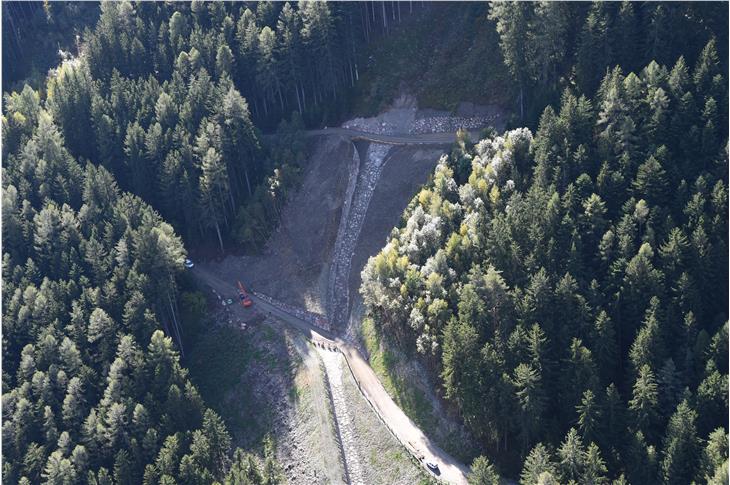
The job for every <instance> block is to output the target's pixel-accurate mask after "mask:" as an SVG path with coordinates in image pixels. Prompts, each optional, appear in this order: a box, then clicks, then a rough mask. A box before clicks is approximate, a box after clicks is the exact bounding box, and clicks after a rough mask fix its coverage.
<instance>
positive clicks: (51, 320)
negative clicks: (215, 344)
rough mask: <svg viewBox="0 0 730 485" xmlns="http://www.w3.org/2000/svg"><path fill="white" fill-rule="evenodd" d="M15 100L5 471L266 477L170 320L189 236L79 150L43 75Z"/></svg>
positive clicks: (122, 477) (76, 477)
mask: <svg viewBox="0 0 730 485" xmlns="http://www.w3.org/2000/svg"><path fill="white" fill-rule="evenodd" d="M6 101H7V104H8V105H9V106H8V107H9V112H10V113H11V116H12V119H13V120H15V122H17V123H19V126H13V125H5V124H4V128H6V130H4V131H3V136H4V140H5V141H6V143H5V146H6V147H8V148H9V149H10V152H9V153H8V154H7V156H4V161H3V199H2V204H3V292H2V298H3V375H2V385H3V427H2V432H3V448H2V452H3V470H2V473H3V475H2V479H3V482H4V483H40V482H43V483H49V484H53V483H68V484H71V483H89V484H103V483H119V484H121V483H125V484H136V483H145V484H154V483H210V482H211V481H213V480H214V479H217V480H223V479H224V478H225V477H226V476H227V475H228V476H231V477H233V476H240V475H241V474H242V473H244V472H242V471H241V470H249V471H250V476H251V477H253V478H252V479H253V480H256V477H257V476H258V480H259V481H260V480H261V476H259V475H258V473H259V472H258V471H257V470H258V465H257V463H256V461H255V460H254V459H253V458H252V457H251V456H249V455H246V454H244V453H243V452H240V451H237V452H236V454H235V456H233V463H231V438H230V436H229V434H228V431H227V430H226V427H225V424H224V423H223V422H222V420H221V419H220V418H219V417H218V416H217V415H216V414H215V413H214V412H213V411H211V410H209V409H206V407H205V405H204V403H203V401H202V399H201V398H200V396H199V394H198V391H197V390H196V389H195V387H194V386H193V385H192V384H191V382H190V381H189V379H188V376H187V371H186V370H185V369H183V368H182V367H181V365H180V361H179V355H178V352H177V351H176V350H175V348H174V346H173V341H172V339H171V338H169V337H166V336H165V334H164V333H163V332H162V331H161V329H163V328H164V329H165V331H166V333H167V334H168V335H172V336H175V338H176V339H177V340H178V341H179V339H180V328H179V326H180V322H179V320H178V316H177V315H178V302H177V299H178V290H177V286H178V280H179V277H180V273H181V272H182V270H183V260H184V257H185V249H184V248H183V245H182V243H181V240H180V238H179V237H178V236H177V235H176V234H175V232H174V231H173V229H172V227H171V226H170V225H169V224H167V223H166V222H164V221H163V220H162V219H161V218H160V216H159V215H158V214H157V213H156V212H155V211H154V210H152V209H151V208H150V207H149V206H148V205H147V204H145V203H144V202H143V201H142V200H141V199H140V198H139V197H137V196H135V195H132V194H130V193H128V192H123V191H121V190H120V189H119V188H118V185H117V182H116V181H115V179H114V176H113V175H112V174H110V173H109V172H108V171H107V170H106V169H105V168H104V167H96V166H94V165H93V164H91V163H86V164H83V165H82V164H81V163H79V162H78V161H77V160H75V159H74V158H73V157H72V156H71V155H70V154H69V152H68V151H67V150H66V148H65V146H64V143H63V137H62V135H61V133H60V130H59V129H58V128H57V126H56V125H55V123H54V120H53V118H52V116H51V114H50V113H49V112H47V111H46V110H45V109H44V108H43V105H42V103H41V102H40V99H39V96H38V95H37V94H36V93H34V92H33V91H32V90H31V89H29V88H28V89H26V90H24V91H23V92H22V93H21V94H19V95H14V96H11V97H9V98H8V99H7V100H6ZM8 140H17V143H16V144H15V146H12V145H11V146H8V145H10V144H9V143H8ZM229 470H230V472H229ZM246 473H249V472H246ZM267 477H268V478H267V479H269V480H275V479H276V471H275V467H273V464H269V465H268V469H267ZM112 478H113V482H112ZM237 483H240V482H237ZM252 483H258V482H256V481H254V482H252ZM269 483H271V482H269Z"/></svg>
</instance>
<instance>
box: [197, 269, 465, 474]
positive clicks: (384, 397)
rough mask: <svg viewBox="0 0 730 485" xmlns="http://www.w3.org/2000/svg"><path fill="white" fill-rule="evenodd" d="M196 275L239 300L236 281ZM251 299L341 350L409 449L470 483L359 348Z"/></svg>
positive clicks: (206, 272) (363, 389)
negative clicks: (402, 405)
mask: <svg viewBox="0 0 730 485" xmlns="http://www.w3.org/2000/svg"><path fill="white" fill-rule="evenodd" d="M193 274H194V275H195V276H197V277H198V278H200V279H201V280H202V281H204V282H205V283H206V284H208V285H209V286H210V287H211V288H213V289H214V290H216V291H217V292H218V293H219V294H220V295H221V296H222V297H226V298H233V299H236V298H237V292H236V287H235V282H234V281H224V280H221V279H220V278H218V277H217V276H216V275H214V274H213V273H212V272H211V271H210V270H208V269H207V268H206V267H205V265H204V264H199V265H197V266H196V267H195V268H194V269H193ZM251 298H252V300H253V301H254V307H255V308H256V310H257V311H260V312H264V313H270V314H273V315H275V316H276V317H278V318H279V319H280V320H282V321H284V322H285V323H286V324H288V325H290V326H291V327H293V328H295V329H297V330H299V331H301V332H303V333H304V334H305V335H307V337H308V338H310V339H312V340H314V341H318V342H328V343H329V344H330V345H333V346H336V347H337V348H339V350H340V352H341V353H342V354H343V356H344V357H345V359H346V361H347V363H348V365H349V367H350V370H351V371H352V374H353V377H354V378H355V381H356V382H357V384H358V387H359V388H360V391H361V392H362V393H363V395H364V396H365V398H366V399H367V400H368V401H369V402H370V404H371V405H372V406H373V408H375V410H376V412H377V413H378V415H379V416H380V417H381V419H382V420H383V421H384V422H385V424H386V425H387V426H388V428H389V429H390V430H391V432H392V433H393V434H394V435H395V436H396V437H397V438H398V440H399V441H400V442H401V443H404V444H405V445H406V446H407V447H409V448H410V450H411V451H412V452H414V453H415V454H416V455H419V456H423V457H426V458H433V460H434V461H435V462H437V463H438V465H439V468H440V471H441V473H440V475H439V478H440V479H442V480H445V481H447V482H449V483H457V484H466V483H467V480H466V475H467V473H468V469H467V468H466V467H465V466H464V465H463V464H461V463H459V462H458V461H457V460H456V459H455V458H453V457H452V456H451V455H449V454H448V453H446V452H445V451H444V450H442V449H441V448H440V447H438V446H437V445H436V444H435V443H433V442H431V440H429V439H428V437H427V436H426V435H425V434H424V433H423V432H422V431H421V430H420V429H419V428H418V426H416V424H415V423H414V422H413V421H411V419H410V418H409V417H408V416H406V414H405V413H404V412H403V411H402V410H401V409H400V408H399V407H398V405H397V404H396V403H395V402H394V401H393V399H391V397H390V396H389V395H388V393H387V391H386V390H385V388H384V387H383V385H382V384H381V383H380V381H379V380H378V378H377V376H376V375H375V372H374V371H373V370H372V368H371V367H370V365H369V364H368V363H367V361H366V360H365V359H364V358H363V357H362V355H361V354H360V352H359V351H358V350H357V348H355V346H353V345H351V344H350V343H349V342H346V341H344V340H343V339H341V338H340V337H336V336H334V335H332V334H331V333H330V332H327V331H324V330H321V329H319V328H316V327H314V326H313V325H312V324H310V323H309V322H306V321H304V320H301V319H299V318H298V317H295V316H294V315H291V314H289V313H286V312H284V311H282V310H280V309H279V308H277V307H275V306H273V305H271V304H269V303H267V302H266V301H264V300H261V299H260V298H257V297H255V296H252V297H251ZM233 311H236V312H244V311H246V310H244V309H243V307H241V306H240V305H234V310H233Z"/></svg>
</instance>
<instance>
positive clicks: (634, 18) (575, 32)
mask: <svg viewBox="0 0 730 485" xmlns="http://www.w3.org/2000/svg"><path fill="white" fill-rule="evenodd" d="M489 16H490V18H491V19H492V20H494V21H495V22H496V30H497V32H498V34H499V38H500V42H499V43H500V47H501V51H502V55H503V57H504V61H505V65H506V67H507V68H508V70H509V72H510V74H511V75H512V78H513V79H514V81H515V83H516V87H517V89H516V90H515V91H516V93H515V94H516V96H515V97H516V101H515V105H514V111H515V112H516V113H517V114H518V115H519V120H520V122H528V123H534V122H535V121H536V120H537V117H538V115H539V113H540V111H541V110H542V109H543V107H544V104H545V103H546V102H547V103H550V102H554V101H555V100H556V99H557V98H558V96H559V94H560V92H561V91H562V90H563V89H565V88H568V87H571V86H577V87H578V88H579V89H580V90H581V91H582V92H583V93H585V94H586V95H588V96H592V95H593V94H594V93H595V92H596V90H597V89H598V88H599V86H600V82H601V79H603V77H604V76H605V75H606V73H607V72H610V71H611V70H612V69H613V67H614V66H616V65H619V66H621V67H622V68H623V69H624V70H625V71H627V72H630V71H637V70H639V69H640V68H641V67H642V66H644V65H646V64H648V63H649V62H651V61H652V60H654V61H656V62H658V63H659V64H665V65H666V64H668V63H670V62H674V61H675V60H676V59H677V58H678V57H679V56H680V55H684V56H686V57H687V56H689V57H690V58H691V62H692V63H694V62H695V61H694V59H697V63H698V67H699V69H697V70H696V74H695V76H694V79H695V83H696V84H698V86H701V89H699V91H700V92H701V93H702V97H701V99H704V97H705V96H706V95H707V93H709V92H715V91H713V89H715V88H712V87H711V86H713V85H715V84H714V81H713V80H714V76H715V74H716V73H718V72H719V71H718V66H719V65H722V66H723V69H725V70H726V69H727V43H728V40H727V22H728V12H727V9H724V8H723V7H722V6H721V4H720V3H717V2H711V3H706V4H704V5H702V6H700V5H699V4H696V3H691V2H673V3H667V2H654V3H646V4H642V3H637V2H629V1H624V2H621V3H618V2H613V3H611V2H609V3H606V2H593V3H592V4H590V5H589V4H587V3H582V4H571V3H564V4H561V3H559V2H558V3H556V2H549V3H545V2H514V1H508V2H492V3H491V4H490V13H489ZM708 41H711V42H712V43H713V44H714V47H713V50H714V51H715V54H714V55H712V54H710V53H709V52H702V53H701V52H700V51H701V49H702V48H703V46H704V45H705V44H706V43H707V42H708ZM720 44H722V47H721V49H722V50H721V55H720V56H718V55H717V52H716V51H717V49H718V46H719V45H720ZM715 86H716V85H715ZM528 93H529V94H528ZM653 94H654V93H652V95H653ZM700 132H701V127H700Z"/></svg>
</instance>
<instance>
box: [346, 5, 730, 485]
mask: <svg viewBox="0 0 730 485" xmlns="http://www.w3.org/2000/svg"><path fill="white" fill-rule="evenodd" d="M608 6H609V5H608V4H606V5H604V6H594V7H592V10H591V11H592V13H591V15H594V14H595V15H602V14H601V13H600V11H601V9H603V8H608ZM496 7H497V6H495V8H496ZM525 8H527V7H525V6H522V7H520V6H517V5H514V4H503V5H501V6H499V9H503V10H505V11H507V10H509V11H510V12H511V13H510V15H523V13H520V12H521V9H525ZM622 8H624V9H626V8H628V7H627V6H626V5H624V6H623V7H622ZM500 11H501V10H500ZM503 13H504V14H505V15H506V13H505V12H503ZM625 13H626V12H625ZM626 15H628V13H626ZM713 45H714V43H713V42H710V43H709V44H708V47H707V48H706V49H705V50H704V51H703V54H702V55H701V59H700V61H699V63H698V67H697V68H696V69H695V72H692V73H690V71H689V70H688V69H687V68H686V67H683V61H682V60H680V61H678V62H677V65H676V66H675V69H673V71H672V73H671V74H670V73H669V71H668V70H667V69H666V68H665V67H663V66H661V65H659V64H657V63H655V62H652V63H651V64H650V65H648V66H647V67H646V68H645V69H643V70H642V71H641V73H640V75H635V74H633V73H629V74H627V75H624V74H623V73H622V71H621V69H619V68H617V69H615V70H614V71H612V72H609V73H608V74H607V75H606V76H605V77H604V78H603V80H602V81H601V82H600V88H599V89H598V94H597V95H596V96H595V97H594V99H592V100H588V99H587V98H585V97H583V96H577V95H575V94H573V93H571V92H569V91H568V92H566V93H565V94H564V95H563V98H562V102H561V106H560V110H559V112H558V113H559V114H558V113H556V110H555V109H554V108H553V107H550V106H548V107H547V108H546V109H545V111H544V114H543V116H542V117H541V120H540V124H539V127H538V129H537V132H536V134H535V135H534V138H533V135H532V134H531V132H529V131H528V130H525V129H520V130H514V131H509V132H506V133H504V134H503V135H501V136H495V135H492V136H490V137H488V138H487V139H484V140H482V141H480V142H479V143H477V144H476V145H474V146H469V145H466V144H464V143H457V145H455V147H454V149H453V150H452V153H451V154H450V156H449V157H448V158H447V159H446V160H445V161H444V162H442V163H440V164H439V165H438V166H437V168H436V170H435V173H434V176H433V181H432V183H430V184H429V185H427V186H426V187H424V188H423V189H422V190H421V192H420V193H419V194H418V195H417V196H416V197H414V199H413V201H412V202H411V204H410V205H409V207H408V208H407V209H406V212H405V214H404V217H403V224H402V225H401V227H399V228H396V229H395V230H394V231H393V232H392V234H391V237H390V239H389V244H388V245H387V246H386V248H385V249H383V251H381V253H380V254H378V255H377V256H375V257H373V258H371V260H370V261H369V262H368V264H367V265H366V267H365V270H364V271H363V284H362V287H361V294H362V295H363V299H364V302H365V305H366V309H367V312H368V313H369V315H370V316H371V317H372V318H373V319H374V322H376V327H377V328H379V329H381V331H382V332H383V334H384V335H391V336H393V338H394V339H395V340H397V341H398V342H399V343H400V344H401V345H404V346H407V347H409V350H415V351H417V352H420V353H422V354H424V360H425V361H426V362H429V361H431V362H432V360H431V359H433V357H432V356H436V357H438V363H437V365H436V367H437V370H438V372H439V373H440V375H441V377H442V379H443V385H444V389H445V395H446V398H447V399H449V400H451V401H452V402H453V403H455V405H456V406H457V407H458V409H459V411H460V413H461V415H462V416H463V418H464V422H465V423H466V425H467V427H468V428H469V429H470V430H471V431H472V433H473V435H474V436H475V438H477V439H478V440H479V441H480V443H481V445H482V452H484V453H485V455H486V456H490V457H492V458H493V459H494V460H495V462H496V463H498V464H499V465H500V466H502V467H504V468H505V469H506V470H507V471H508V474H510V473H514V474H516V473H517V470H516V469H515V468H516V467H515V466H514V463H519V462H520V461H523V462H524V467H523V470H522V481H523V482H524V483H535V482H536V481H538V480H542V481H543V482H545V483H547V482H548V481H549V480H557V481H560V483H563V482H565V483H567V482H569V481H571V480H572V481H574V482H576V483H606V482H607V480H608V477H618V476H619V475H620V474H621V473H624V474H625V477H626V479H628V480H629V481H631V482H633V483H656V482H657V481H665V482H667V483H688V482H689V481H691V480H692V479H693V477H694V476H697V477H700V476H701V475H700V473H702V474H705V475H707V476H714V474H715V472H716V470H718V473H720V474H722V462H721V461H719V458H718V459H713V460H711V461H712V465H703V466H704V468H702V470H701V471H700V462H701V460H700V454H701V451H700V450H701V440H703V439H706V438H707V437H708V435H709V434H710V433H711V432H712V431H713V430H715V429H717V428H718V427H720V426H722V427H724V426H726V419H725V416H726V414H727V325H726V324H725V325H724V326H721V325H720V322H723V321H726V319H727V290H726V288H727V286H726V277H727V274H726V273H725V272H724V271H725V270H724V269H723V270H720V268H719V267H716V268H717V269H716V270H715V269H714V268H713V267H714V266H715V265H713V264H712V263H710V259H709V258H710V257H711V256H710V255H716V256H714V257H719V256H720V253H719V252H716V249H715V248H723V252H726V249H725V248H727V232H726V229H725V227H726V226H725V223H724V222H722V223H721V222H720V219H719V218H718V219H715V218H716V217H717V216H716V215H715V214H722V216H721V217H723V218H726V216H725V214H726V189H725V180H726V177H727V160H726V158H725V157H726V153H725V152H723V148H722V147H724V146H725V145H724V144H725V143H726V142H727V141H726V139H720V138H713V139H712V141H709V140H710V139H709V138H708V139H707V140H708V142H707V143H710V145H711V146H712V148H709V147H708V148H701V146H700V145H699V144H695V145H694V148H690V150H691V151H690V152H686V150H687V148H686V147H684V146H682V145H681V144H678V143H676V140H674V138H673V137H672V136H666V132H667V130H670V129H671V123H672V122H671V121H669V120H673V119H675V117H676V116H679V115H677V113H679V112H682V111H683V110H684V108H683V107H682V102H681V100H682V99H684V98H686V97H687V95H690V96H692V97H700V98H702V97H703V96H704V97H707V95H706V94H705V95H703V94H702V93H701V92H700V90H702V89H712V88H711V87H709V84H707V83H706V82H705V81H703V79H707V76H706V75H705V74H702V73H703V72H705V71H708V72H711V71H713V70H714V69H715V67H714V66H715V65H716V54H715V53H714V50H713V49H714V47H713ZM591 72H593V71H591ZM696 73H700V74H697V75H696V76H695V74H696ZM691 74H692V75H691ZM691 79H696V82H695V83H692V82H691ZM718 82H719V81H718ZM722 82H723V83H724V82H725V81H724V80H723V81H722ZM723 96H725V95H723ZM708 99H711V98H708ZM594 107H595V108H594ZM594 109H595V112H597V116H596V115H594V114H593V113H594ZM685 112H687V113H688V112H689V111H685ZM715 112H716V111H715V108H714V107H713V105H712V103H710V104H709V107H707V108H706V109H705V110H704V112H701V111H700V110H694V111H693V113H694V114H693V115H692V116H691V117H689V118H686V117H685V118H683V119H682V123H684V124H686V125H687V126H702V125H703V124H704V125H707V123H709V122H711V120H712V119H714V118H715V116H716V115H715V114H714V113H715ZM647 120H650V121H647ZM712 123H714V122H712ZM647 127H649V128H648V129H647ZM716 133H717V132H715V131H713V136H715V134H716ZM698 143H699V138H698ZM709 153H714V155H713V156H710V157H709V158H707V157H708V156H709V155H708V154H709ZM687 156H689V157H690V159H689V160H687V159H686V157H687ZM595 158H598V159H599V160H602V162H601V163H600V164H599V163H596V162H593V161H592V159H595ZM464 160H468V161H469V164H468V166H470V168H471V170H470V173H465V169H464V167H465V166H467V165H466V164H465V163H464ZM713 187H714V188H713ZM713 194H714V195H713ZM711 200H714V201H715V202H710V201H711ZM710 220H715V221H716V223H711V222H710ZM435 308H437V309H438V311H437V312H435V313H434V312H432V309H435ZM439 315H444V316H445V317H444V318H445V320H441V319H440V318H439ZM442 322H445V325H444V323H442ZM439 329H443V330H441V331H440V330H439ZM715 335H716V336H715ZM426 343H427V345H425V344H426ZM567 430H570V431H569V432H568V433H567V435H565V434H564V433H566V431H567ZM539 443H544V444H545V446H543V445H540V444H539ZM531 449H532V452H530V450H531ZM550 449H553V450H556V451H555V454H554V456H553V455H552V454H551V453H550V452H549V451H548V450H550ZM718 462H719V463H718ZM542 474H544V476H542V477H541V475H542ZM513 476H514V475H513Z"/></svg>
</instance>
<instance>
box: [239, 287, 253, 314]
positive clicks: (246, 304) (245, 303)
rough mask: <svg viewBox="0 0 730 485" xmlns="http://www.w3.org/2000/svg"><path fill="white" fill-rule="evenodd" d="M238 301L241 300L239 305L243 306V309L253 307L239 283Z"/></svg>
mask: <svg viewBox="0 0 730 485" xmlns="http://www.w3.org/2000/svg"><path fill="white" fill-rule="evenodd" d="M238 299H239V300H241V305H243V307H244V308H248V307H250V306H251V305H253V301H251V297H250V296H248V292H246V288H244V287H243V284H242V283H241V282H240V281H239V282H238Z"/></svg>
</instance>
